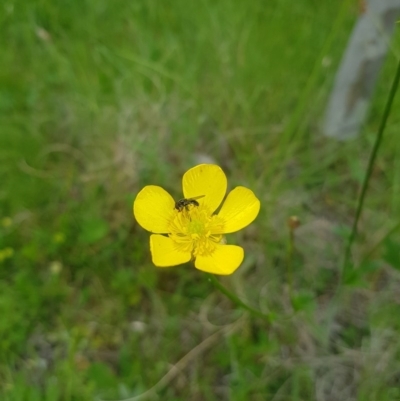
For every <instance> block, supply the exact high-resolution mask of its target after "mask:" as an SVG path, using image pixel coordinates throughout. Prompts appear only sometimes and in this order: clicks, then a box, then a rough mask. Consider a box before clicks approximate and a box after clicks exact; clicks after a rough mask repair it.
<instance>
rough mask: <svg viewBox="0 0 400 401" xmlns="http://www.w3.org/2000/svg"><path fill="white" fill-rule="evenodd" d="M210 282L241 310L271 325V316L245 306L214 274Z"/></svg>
mask: <svg viewBox="0 0 400 401" xmlns="http://www.w3.org/2000/svg"><path fill="white" fill-rule="evenodd" d="M208 281H210V282H211V283H213V285H214V287H215V288H217V289H218V290H219V291H221V293H222V294H224V295H225V296H226V297H227V298H229V299H230V300H231V301H232V302H233V303H235V304H236V305H237V306H239V307H240V308H243V309H245V310H247V311H248V312H250V313H251V314H252V315H254V316H257V317H260V318H262V319H264V320H266V321H267V322H268V323H271V316H270V315H267V314H265V313H262V312H260V311H259V310H257V309H254V308H252V307H251V306H249V305H247V304H245V303H244V302H243V301H242V300H241V299H240V298H238V297H237V296H236V295H235V294H234V293H233V292H231V291H229V290H228V289H227V288H226V287H224V286H223V285H222V284H221V283H220V282H219V281H218V280H217V278H216V277H215V276H214V275H213V274H209V275H208Z"/></svg>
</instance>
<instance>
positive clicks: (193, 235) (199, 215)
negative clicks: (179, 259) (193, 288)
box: [169, 205, 224, 257]
mask: <svg viewBox="0 0 400 401" xmlns="http://www.w3.org/2000/svg"><path fill="white" fill-rule="evenodd" d="M223 228H224V222H223V220H222V219H221V218H220V217H218V216H217V215H212V213H211V211H210V210H209V209H208V208H207V207H206V206H202V205H200V206H196V205H189V206H187V207H185V208H184V209H183V210H182V211H176V213H174V217H173V219H172V220H171V224H170V234H169V237H170V238H171V239H172V240H173V241H174V244H175V246H176V249H177V250H178V251H181V252H190V253H192V254H193V256H194V257H196V256H208V255H211V254H212V253H213V252H214V250H215V247H216V245H217V244H218V243H220V242H221V240H222V233H223Z"/></svg>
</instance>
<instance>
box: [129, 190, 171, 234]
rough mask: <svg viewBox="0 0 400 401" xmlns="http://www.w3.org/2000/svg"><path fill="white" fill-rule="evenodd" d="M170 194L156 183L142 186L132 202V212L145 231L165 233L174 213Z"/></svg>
mask: <svg viewBox="0 0 400 401" xmlns="http://www.w3.org/2000/svg"><path fill="white" fill-rule="evenodd" d="M174 207H175V201H174V199H173V198H172V196H171V195H170V194H169V193H168V192H167V191H165V190H164V189H162V188H161V187H158V186H156V185H148V186H146V187H144V188H143V189H142V190H141V191H140V192H139V193H138V194H137V196H136V199H135V201H134V202H133V214H134V215H135V218H136V220H137V222H138V223H139V224H140V225H141V226H142V227H143V228H144V229H145V230H147V231H150V232H152V233H158V234H167V233H168V232H169V224H170V221H171V219H172V216H173V213H174Z"/></svg>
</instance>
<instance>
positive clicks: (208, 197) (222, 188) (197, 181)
mask: <svg viewBox="0 0 400 401" xmlns="http://www.w3.org/2000/svg"><path fill="white" fill-rule="evenodd" d="M182 186H183V194H184V196H185V198H194V197H197V196H201V198H200V199H198V200H197V202H199V204H200V205H201V204H203V205H206V206H208V207H209V208H210V210H211V212H214V211H215V210H216V209H217V208H218V206H219V205H220V204H221V202H222V200H223V199H224V196H225V194H226V186H227V181H226V176H225V174H224V172H223V171H222V169H221V167H219V166H216V165H215V164H200V165H198V166H195V167H193V168H191V169H190V170H188V171H186V173H185V174H184V175H183V179H182Z"/></svg>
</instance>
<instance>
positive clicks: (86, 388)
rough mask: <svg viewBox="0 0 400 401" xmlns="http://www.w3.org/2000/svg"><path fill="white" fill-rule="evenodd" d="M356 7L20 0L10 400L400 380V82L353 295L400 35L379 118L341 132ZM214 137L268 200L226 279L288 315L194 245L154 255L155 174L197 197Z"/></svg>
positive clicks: (5, 101) (305, 398)
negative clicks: (199, 174) (357, 218)
mask: <svg viewBox="0 0 400 401" xmlns="http://www.w3.org/2000/svg"><path fill="white" fill-rule="evenodd" d="M356 18H357V9H356V7H355V5H353V4H351V2H348V3H345V4H344V5H340V4H338V2H336V1H324V2H317V1H312V0H303V1H301V2H293V1H289V0H277V1H274V2H263V1H261V0H255V1H252V2H239V1H229V0H219V1H212V0H202V1H200V2H193V3H190V2H187V1H183V0H174V1H172V2H161V1H155V0H147V1H144V0H143V1H142V0H138V1H121V0H118V1H113V2H110V1H108V2H107V1H104V0H101V1H95V0H86V1H75V2H68V1H65V0H59V1H53V2H51V1H46V0H34V1H29V2H27V1H23V0H14V1H13V0H10V1H8V2H7V3H5V4H2V5H1V6H0V26H1V36H2V38H3V46H2V50H1V59H2V62H1V63H0V182H1V186H0V211H1V212H0V213H1V214H0V251H2V250H4V249H8V248H11V249H12V250H13V253H12V252H10V251H7V252H8V253H7V252H6V253H7V256H6V257H4V258H1V260H0V399H1V400H5V401H25V400H29V401H31V400H33V401H34V400H40V401H56V400H57V401H58V400H60V401H80V400H95V399H105V400H107V399H108V400H111V399H113V400H114V399H123V398H128V397H133V396H135V395H139V394H141V393H143V392H145V391H147V390H149V389H151V388H152V387H153V386H156V387H155V388H154V393H157V394H158V395H159V396H160V397H162V398H163V399H165V400H173V401H179V400H182V401H183V400H185V401H186V400H193V401H196V400H199V401H200V400H207V401H213V400H233V401H242V400H246V401H247V400H254V401H258V400H260V401H261V400H274V401H288V400H290V401H310V400H316V401H320V400H332V401H336V400H341V401H347V400H349V401H350V400H357V401H373V400H376V401H394V400H400V391H399V390H398V389H399V387H400V347H399V342H398V338H399V335H400V300H399V290H400V276H399V270H400V254H399V249H400V232H399V230H392V228H393V227H394V226H396V225H399V223H400V165H399V160H400V141H399V139H398V131H399V129H400V117H399V113H398V110H399V109H400V97H399V96H398V97H397V99H396V100H395V104H394V106H393V113H392V115H391V116H390V119H389V123H388V126H387V130H386V132H385V136H384V140H383V144H382V148H381V149H380V152H379V154H378V159H377V162H376V164H375V167H374V170H373V174H372V179H371V185H370V187H369V191H368V193H367V198H366V205H365V207H364V211H363V215H362V218H361V222H360V234H359V236H358V237H357V239H356V243H355V246H354V261H353V263H354V266H353V268H352V269H351V271H350V273H349V274H347V275H346V277H345V281H344V284H343V287H342V291H341V293H342V295H341V296H340V297H339V298H333V296H334V292H335V290H336V287H335V285H336V282H337V277H338V272H339V269H340V261H341V259H342V257H343V252H344V244H345V240H346V236H347V235H348V233H349V230H350V228H351V224H352V219H353V217H354V212H355V208H356V200H357V196H358V194H359V190H360V187H361V183H362V180H363V176H364V173H365V169H366V165H367V160H368V157H369V154H370V150H371V148H372V145H373V141H374V139H375V136H376V132H377V128H378V126H379V122H380V118H381V115H382V111H383V107H384V104H385V102H386V98H387V94H388V91H389V88H390V84H391V80H392V76H393V74H394V66H395V64H396V57H397V56H396V55H397V54H399V47H400V40H399V35H398V32H397V35H396V37H395V39H394V42H393V44H392V50H391V52H390V53H389V55H388V58H387V62H386V63H385V66H384V69H383V72H382V76H381V79H380V81H379V85H378V88H377V91H376V96H375V98H374V101H373V104H372V107H371V111H370V117H369V120H368V122H367V124H366V126H365V129H364V130H363V133H362V135H361V136H360V137H359V138H358V139H357V140H355V141H351V142H348V143H336V142H334V141H333V140H331V139H327V138H324V137H323V136H322V135H321V134H320V132H319V123H320V121H321V116H322V115H323V112H324V106H325V103H326V99H327V96H328V94H329V90H330V87H331V84H332V81H333V78H334V74H335V71H336V67H337V65H338V63H339V61H340V56H341V54H342V52H343V49H344V46H345V45H346V41H347V39H348V37H349V33H350V31H351V28H352V26H353V23H354V21H355V19H356ZM323 58H325V59H329V60H330V61H331V63H330V65H329V66H324V64H323V63H322V59H323ZM204 157H209V158H212V160H214V161H215V163H217V164H219V165H220V166H221V167H222V168H223V169H224V171H225V172H226V174H227V176H228V181H229V185H230V187H231V188H232V187H234V186H235V185H245V186H248V187H250V188H251V189H253V190H254V192H255V193H256V194H257V196H258V197H259V198H260V200H261V202H262V208H261V212H260V215H259V217H258V218H257V220H256V221H255V222H254V223H253V224H252V226H251V227H248V228H247V229H246V230H244V231H243V232H241V233H238V234H237V235H235V237H234V239H235V241H237V242H240V243H241V244H242V245H243V246H244V248H245V250H246V259H245V261H244V264H243V266H242V267H241V268H240V269H239V270H238V271H237V272H236V273H235V274H234V275H233V276H230V277H227V278H223V279H221V282H223V283H224V284H225V285H226V286H227V287H228V288H230V289H231V290H232V291H234V292H235V293H236V294H237V295H238V296H240V297H241V298H242V299H243V300H245V301H246V302H248V303H249V304H250V305H252V306H253V307H255V308H259V309H261V310H263V311H268V312H270V313H271V314H273V316H275V321H274V323H273V325H272V327H271V328H267V326H266V324H265V322H263V321H262V320H259V319H256V318H252V317H249V316H248V317H247V318H246V316H243V313H242V312H241V311H238V310H236V309H235V306H234V305H233V304H231V303H230V302H229V301H228V300H226V299H224V298H223V296H222V295H220V294H218V293H217V292H216V291H215V288H214V287H213V286H212V285H211V284H210V283H209V282H207V279H206V277H205V275H202V274H201V273H200V272H198V271H196V270H195V269H194V268H193V267H192V266H191V265H186V266H180V267H177V268H171V269H167V270H163V269H160V270H158V269H157V268H156V267H154V266H153V265H152V263H151V260H150V257H149V247H148V234H147V233H146V232H144V230H142V229H141V228H140V227H139V226H138V225H137V224H136V223H135V222H134V221H133V217H132V212H131V207H132V201H133V199H134V197H135V195H136V193H137V192H138V191H139V190H140V189H141V188H142V187H143V186H144V185H147V184H155V185H162V186H163V187H165V188H166V189H167V190H168V191H170V192H171V193H172V194H173V195H174V196H175V197H176V198H179V197H181V187H180V186H181V176H182V174H183V172H185V171H186V170H187V169H188V168H190V167H192V166H193V165H195V164H197V163H199V162H200V161H201V160H202V159H203V158H204ZM291 215H297V216H299V218H300V220H301V222H302V225H301V226H300V227H299V229H298V230H297V235H296V244H295V245H296V250H295V252H294V255H293V259H292V270H293V286H292V289H291V290H289V288H288V276H287V261H288V255H287V247H288V246H287V244H288V229H287V226H286V221H287V219H288V217H289V216H291ZM371 249H373V252H371ZM2 255H3V254H2ZM241 316H243V317H241ZM238 319H239V320H238ZM235 322H236V323H235ZM231 324H233V326H229V325H231ZM218 330H221V331H220V332H218ZM182 358H183V359H182ZM179 361H180V362H179ZM175 364H178V367H179V368H181V370H179V371H173V370H171V368H172V366H173V365H175ZM168 372H169V373H168ZM165 375H167V376H166V377H165ZM163 378H164V379H163ZM160 380H161V382H160ZM157 383H158V384H157ZM150 399H151V398H150Z"/></svg>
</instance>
